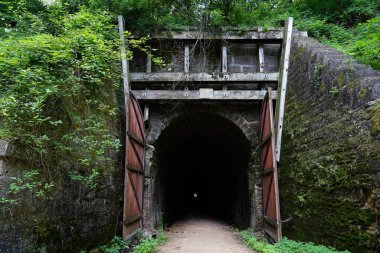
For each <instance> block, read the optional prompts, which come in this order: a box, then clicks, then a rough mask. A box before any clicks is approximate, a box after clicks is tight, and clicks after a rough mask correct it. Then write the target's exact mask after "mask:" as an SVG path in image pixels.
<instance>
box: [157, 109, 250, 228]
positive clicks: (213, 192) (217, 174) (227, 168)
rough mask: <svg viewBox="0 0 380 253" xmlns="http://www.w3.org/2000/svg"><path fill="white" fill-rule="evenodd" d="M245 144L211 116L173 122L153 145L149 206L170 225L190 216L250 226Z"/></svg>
mask: <svg viewBox="0 0 380 253" xmlns="http://www.w3.org/2000/svg"><path fill="white" fill-rule="evenodd" d="M249 151H250V145H249V141H248V140H247V138H246V137H245V135H244V133H243V132H242V131H241V130H240V128H239V127H237V126H236V125H235V124H234V123H233V122H231V121H230V120H228V119H226V118H223V117H221V116H218V115H216V114H211V113H193V114H188V115H186V116H181V117H178V118H176V119H174V120H173V121H172V122H171V123H170V125H169V126H168V127H167V128H166V129H164V130H163V131H162V133H161V135H160V137H159V139H158V140H157V142H156V143H155V158H156V165H157V174H156V178H155V186H154V193H153V202H155V203H154V206H158V209H159V210H157V211H159V212H161V214H162V219H163V222H164V223H165V224H166V225H168V226H170V225H171V224H173V223H174V222H176V221H177V220H180V219H182V218H186V217H189V216H196V217H202V218H212V219H219V220H223V221H225V222H228V223H230V224H233V225H235V226H237V227H241V228H243V227H248V226H249V224H250V201H249V191H248V161H249Z"/></svg>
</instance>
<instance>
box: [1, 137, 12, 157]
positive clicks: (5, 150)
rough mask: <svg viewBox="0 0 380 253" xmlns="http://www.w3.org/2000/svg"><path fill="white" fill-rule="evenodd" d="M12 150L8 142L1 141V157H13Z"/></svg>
mask: <svg viewBox="0 0 380 253" xmlns="http://www.w3.org/2000/svg"><path fill="white" fill-rule="evenodd" d="M11 154H12V148H11V145H10V143H9V142H8V141H6V140H0V156H5V157H7V156H11Z"/></svg>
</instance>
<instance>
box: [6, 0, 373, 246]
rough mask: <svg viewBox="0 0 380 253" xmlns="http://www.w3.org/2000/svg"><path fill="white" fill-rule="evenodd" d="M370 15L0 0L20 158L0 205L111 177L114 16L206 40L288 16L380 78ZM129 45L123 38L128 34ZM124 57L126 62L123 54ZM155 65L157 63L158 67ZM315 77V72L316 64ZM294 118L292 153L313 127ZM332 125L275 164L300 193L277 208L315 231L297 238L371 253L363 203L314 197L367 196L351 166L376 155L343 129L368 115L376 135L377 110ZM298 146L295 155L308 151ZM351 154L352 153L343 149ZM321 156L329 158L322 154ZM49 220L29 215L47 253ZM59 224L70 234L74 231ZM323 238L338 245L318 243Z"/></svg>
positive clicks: (329, 7) (356, 8) (295, 5)
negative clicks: (204, 34)
mask: <svg viewBox="0 0 380 253" xmlns="http://www.w3.org/2000/svg"><path fill="white" fill-rule="evenodd" d="M379 6H380V0H372V1H367V0H329V1H325V0H293V1H289V0H250V1H246V0H233V1H230V0H215V1H211V0H184V1H178V0H107V1H105V0H57V1H55V2H54V3H52V4H45V3H44V2H43V1H42V0H18V1H13V0H3V1H0V38H1V40H0V139H5V140H8V141H10V142H11V143H12V145H13V146H14V147H15V149H14V152H15V156H16V158H18V159H17V160H20V161H24V162H23V166H24V167H23V168H21V171H20V173H19V176H18V177H14V178H12V180H11V182H10V185H9V196H8V197H7V198H4V197H1V198H0V204H1V206H0V208H3V207H4V208H9V206H15V205H16V204H20V205H22V201H23V199H22V198H20V197H21V196H24V195H23V194H24V193H25V192H28V193H30V194H29V195H28V197H30V198H32V199H34V198H38V199H39V200H40V199H42V198H44V199H52V198H50V197H51V195H53V194H56V193H57V192H59V191H61V192H63V190H64V188H65V187H67V185H75V184H77V185H78V189H80V190H81V191H82V190H83V191H84V192H86V193H89V192H92V193H94V192H95V191H96V189H98V188H100V187H105V186H104V179H105V178H107V177H109V176H111V175H113V174H114V173H115V172H116V171H117V170H118V168H117V165H116V164H114V162H113V161H114V160H115V159H114V157H115V156H116V154H117V152H118V151H119V149H120V139H119V129H118V125H119V121H120V118H119V117H120V111H119V108H118V103H119V101H118V97H117V95H118V93H121V87H120V77H121V73H120V70H121V68H120V56H119V39H118V34H117V14H122V15H123V16H124V17H125V19H126V26H127V29H128V30H129V31H132V32H138V33H140V34H143V35H145V34H149V33H151V32H154V31H158V30H169V31H175V30H178V29H182V28H183V27H185V26H193V27H195V29H199V30H201V31H209V32H220V31H221V30H222V27H227V28H231V27H232V28H234V29H238V30H239V31H240V32H242V33H244V31H246V30H247V29H248V28H249V27H252V26H263V27H265V28H267V27H269V26H282V25H283V22H284V20H285V19H286V18H287V17H288V16H293V17H294V18H295V26H296V27H297V28H298V29H299V30H307V31H308V32H309V35H310V36H312V37H315V38H317V39H318V40H319V41H321V42H323V43H325V44H327V45H329V46H332V47H335V48H337V49H338V50H340V51H342V52H344V53H346V54H350V55H352V56H353V57H354V58H355V59H358V60H360V61H361V62H363V63H366V64H370V65H371V66H373V67H374V68H377V69H380V16H379V14H380V7H379ZM126 36H128V37H129V38H130V37H131V34H130V33H126ZM145 41H146V38H142V39H140V40H133V39H132V40H129V43H130V44H129V45H130V47H133V48H139V49H140V50H142V51H143V52H145V53H148V52H150V50H149V49H147V48H145V47H144V45H143V44H144V42H145ZM128 56H129V57H132V54H131V52H128ZM154 61H155V63H159V64H162V61H161V60H160V59H155V58H154ZM316 71H317V72H319V74H320V72H322V68H321V66H317V69H316ZM319 79H320V78H319ZM340 81H341V82H343V81H344V76H343V77H342V76H340V77H338V86H334V87H330V88H329V90H328V92H329V93H330V94H332V95H333V96H334V97H338V96H339V95H340V88H341V87H340ZM318 87H319V89H318V90H319V91H320V92H323V91H324V90H325V89H327V87H326V84H324V83H321V80H319V84H318ZM365 94H366V90H362V91H361V93H360V94H359V96H365ZM304 103H305V102H304V101H293V104H290V107H289V108H290V109H291V107H292V106H293V109H294V111H300V110H302V109H304V107H306V105H305V104H304ZM367 113H368V115H367ZM305 115H306V114H305ZM289 116H290V117H288V118H291V116H292V115H291V114H289ZM293 117H294V118H296V119H297V120H294V122H297V124H296V125H292V124H291V122H286V124H285V125H287V126H289V127H288V128H287V129H285V138H288V140H289V141H288V142H287V143H288V145H289V147H288V150H293V149H294V147H298V146H297V145H298V144H297V145H293V144H292V141H293V138H297V137H298V138H299V139H298V140H300V141H299V142H298V143H302V141H301V137H300V135H302V134H303V133H305V131H306V130H307V129H308V128H309V123H310V122H311V121H312V120H315V119H312V118H305V117H304V116H303V117H299V115H298V114H297V115H293ZM340 117H341V116H340V114H336V115H334V112H330V111H326V114H324V113H323V114H320V116H317V117H315V118H316V119H317V120H318V121H320V122H323V121H324V120H326V119H329V122H330V123H329V124H328V125H327V126H326V130H325V132H323V134H324V136H323V137H324V138H326V136H329V135H331V136H334V137H335V136H344V137H342V138H340V139H339V140H336V139H334V138H333V137H330V139H331V140H332V141H331V142H330V143H328V144H326V145H328V147H326V146H325V147H323V148H320V149H317V148H315V149H313V151H310V152H309V151H307V152H306V151H305V154H303V155H304V156H303V162H302V161H301V160H300V159H299V157H292V156H289V158H288V161H284V166H283V170H282V171H283V172H282V175H281V176H282V181H283V182H287V181H288V182H292V184H294V185H295V188H296V189H297V190H296V191H295V192H292V195H290V196H288V195H286V193H284V194H285V195H284V196H282V197H283V198H286V199H288V200H289V203H296V205H293V206H292V207H289V206H287V204H286V203H285V206H284V209H283V210H285V212H287V211H288V210H289V211H288V213H291V214H292V215H295V217H294V218H295V220H297V221H298V222H299V223H302V224H303V225H304V226H309V225H310V226H311V225H314V226H315V227H314V230H315V231H316V232H313V233H312V234H311V235H309V237H308V235H306V234H305V232H304V231H303V230H302V229H299V230H297V231H296V232H294V233H295V234H294V235H293V236H295V237H297V238H301V239H305V240H306V239H313V240H315V241H318V240H321V241H322V242H326V243H331V244H332V243H337V245H338V244H339V245H344V246H346V245H348V247H358V248H360V247H377V246H378V241H376V240H375V239H373V238H375V236H376V235H374V236H368V233H367V234H366V233H363V232H362V230H363V228H364V227H365V228H368V227H369V226H371V224H375V220H376V219H375V218H376V217H377V216H376V217H375V215H376V214H374V213H373V210H366V209H362V208H360V206H361V203H350V200H349V199H348V198H347V199H348V200H346V199H343V200H341V201H339V202H338V203H335V202H334V201H336V199H337V198H336V197H334V196H332V197H331V198H329V197H330V196H329V194H321V192H328V193H334V191H338V190H339V191H340V190H342V189H343V190H342V191H344V190H346V189H351V188H350V187H353V186H355V187H357V188H358V191H362V192H364V193H363V194H364V195H365V193H366V192H367V191H368V189H366V188H365V187H364V189H361V188H360V186H363V185H364V186H366V185H368V182H369V181H370V180H371V179H369V178H363V177H362V175H363V174H365V173H364V171H366V170H368V168H367V167H366V166H365V165H363V164H360V163H358V162H357V161H358V160H360V159H363V158H361V157H359V158H358V159H356V158H355V157H356V156H358V154H367V158H368V160H369V161H372V160H376V159H378V154H377V153H374V151H373V150H372V148H371V147H372V146H371V145H372V144H371V141H372V140H371V139H370V137H368V136H361V135H358V134H352V133H356V132H354V130H352V129H354V128H355V126H352V125H349V123H350V122H352V121H353V119H352V118H355V117H356V118H363V117H364V118H365V117H367V118H369V119H370V123H371V131H372V134H373V135H376V134H378V133H379V132H380V110H379V106H378V104H377V105H374V106H372V107H370V108H368V112H366V113H363V112H355V113H354V114H353V115H351V114H347V115H345V116H344V118H342V120H341V121H336V119H337V118H340ZM341 132H344V134H341ZM339 134H341V135H339ZM302 138H306V137H304V136H302ZM318 138H320V137H318ZM318 138H317V139H318ZM314 140H316V138H314V136H313V138H312V141H314ZM284 143H285V142H284ZM304 143H308V142H305V141H304ZM358 143H359V145H357V144H358ZM292 145H293V146H292ZM300 145H302V144H300ZM307 145H309V144H303V146H302V147H301V148H302V149H304V150H308V146H307ZM353 145H354V146H355V148H356V151H355V152H356V153H355V152H354V153H352V152H353V151H347V150H342V149H341V147H346V146H347V147H349V146H353ZM356 146H358V147H356ZM327 148H328V149H327ZM285 149H286V146H285ZM326 149H327V150H329V152H330V151H334V153H333V154H330V153H331V152H330V153H329V154H326ZM335 151H336V152H335ZM349 152H351V153H349ZM344 157H354V158H352V160H349V159H347V160H345V159H344ZM350 159H351V158H350ZM316 171H318V173H316ZM82 187H83V188H82ZM84 195H85V194H84ZM365 197H366V198H367V197H368V196H365ZM375 197H376V198H377V199H375V200H374V201H378V199H379V194H378V193H376V195H375ZM368 198H369V197H368ZM24 200H25V199H24ZM322 203H328V205H327V206H326V205H322ZM36 206H37V205H36ZM41 206H42V207H41V208H45V209H46V210H47V208H46V207H43V205H42V204H41ZM4 210H5V209H4ZM305 210H306V211H305ZM321 214H328V217H329V219H330V220H331V223H332V224H334V225H335V226H334V228H330V227H324V226H323V224H318V223H315V220H313V219H322V218H325V217H321ZM33 215H34V216H33ZM38 215H40V216H41V217H39V216H38ZM46 216H47V214H46V213H42V212H41V213H38V214H30V215H29V216H28V217H27V218H30V219H31V220H33V224H35V227H36V228H38V229H36V231H35V234H36V235H35V236H36V238H38V240H37V239H36V240H35V241H36V242H38V243H40V244H41V245H42V246H41V247H43V248H46V247H48V246H46V245H49V242H50V241H49V240H53V239H54V240H57V238H58V236H57V235H58V234H59V233H60V232H59V230H58V228H56V227H54V226H53V225H51V224H50V223H49V222H48V219H47V218H46ZM36 217H37V218H36ZM308 217H313V219H308ZM25 222H29V220H27V219H25ZM342 224H344V226H343V225H342ZM68 226H70V229H68V230H70V231H71V230H72V226H71V224H68ZM51 231H54V235H52V234H53V233H52V232H51ZM342 231H343V232H342ZM73 233H74V232H73ZM338 233H339V236H337V234H338ZM327 235H331V236H332V237H334V238H338V239H337V241H336V242H335V241H334V242H331V241H328V240H325V239H321V238H326V236H327ZM252 240H253V239H252ZM334 240H335V239H334ZM162 241H163V237H160V236H158V238H156V239H151V238H145V239H142V241H141V244H139V246H136V247H135V249H134V250H135V252H151V251H152V249H153V248H154V247H155V246H156V245H158V244H159V243H161V242H162ZM45 243H46V245H45ZM257 244H258V245H262V244H261V242H257ZM287 244H289V245H290V246H286V245H287ZM292 244H297V245H298V246H296V247H301V245H300V244H299V243H296V242H293V241H290V240H284V241H283V242H282V243H280V245H282V246H283V247H285V246H286V247H288V248H289V247H291V245H292ZM354 244H355V245H354ZM368 245H370V246H368ZM373 245H375V246H373ZM126 246H127V245H124V242H122V241H120V240H119V239H117V238H115V239H114V240H113V241H112V243H111V245H110V246H104V247H105V248H102V250H103V251H104V252H116V251H120V249H121V248H123V247H126ZM107 247H108V248H107ZM260 247H261V246H260ZM262 247H269V248H270V245H267V244H263V245H262ZM276 247H277V246H276ZM305 247H306V246H305ZM307 247H310V248H312V247H311V246H310V245H309V246H307ZM276 250H280V248H276ZM268 252H270V251H268ZM275 252H277V251H275ZM279 252H282V251H279ZM284 252H285V251H284ZM305 252H307V251H305ZM311 252H314V251H311ZM321 252H328V251H323V250H321Z"/></svg>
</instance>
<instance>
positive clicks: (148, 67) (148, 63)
mask: <svg viewBox="0 0 380 253" xmlns="http://www.w3.org/2000/svg"><path fill="white" fill-rule="evenodd" d="M151 72H152V58H150V57H149V56H148V57H147V58H146V73H151Z"/></svg>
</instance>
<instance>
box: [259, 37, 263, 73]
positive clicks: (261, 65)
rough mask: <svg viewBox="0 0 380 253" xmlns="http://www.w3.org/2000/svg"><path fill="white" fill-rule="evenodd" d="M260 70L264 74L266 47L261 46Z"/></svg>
mask: <svg viewBox="0 0 380 253" xmlns="http://www.w3.org/2000/svg"><path fill="white" fill-rule="evenodd" d="M259 64H260V66H259V69H260V72H264V45H263V44H259Z"/></svg>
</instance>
